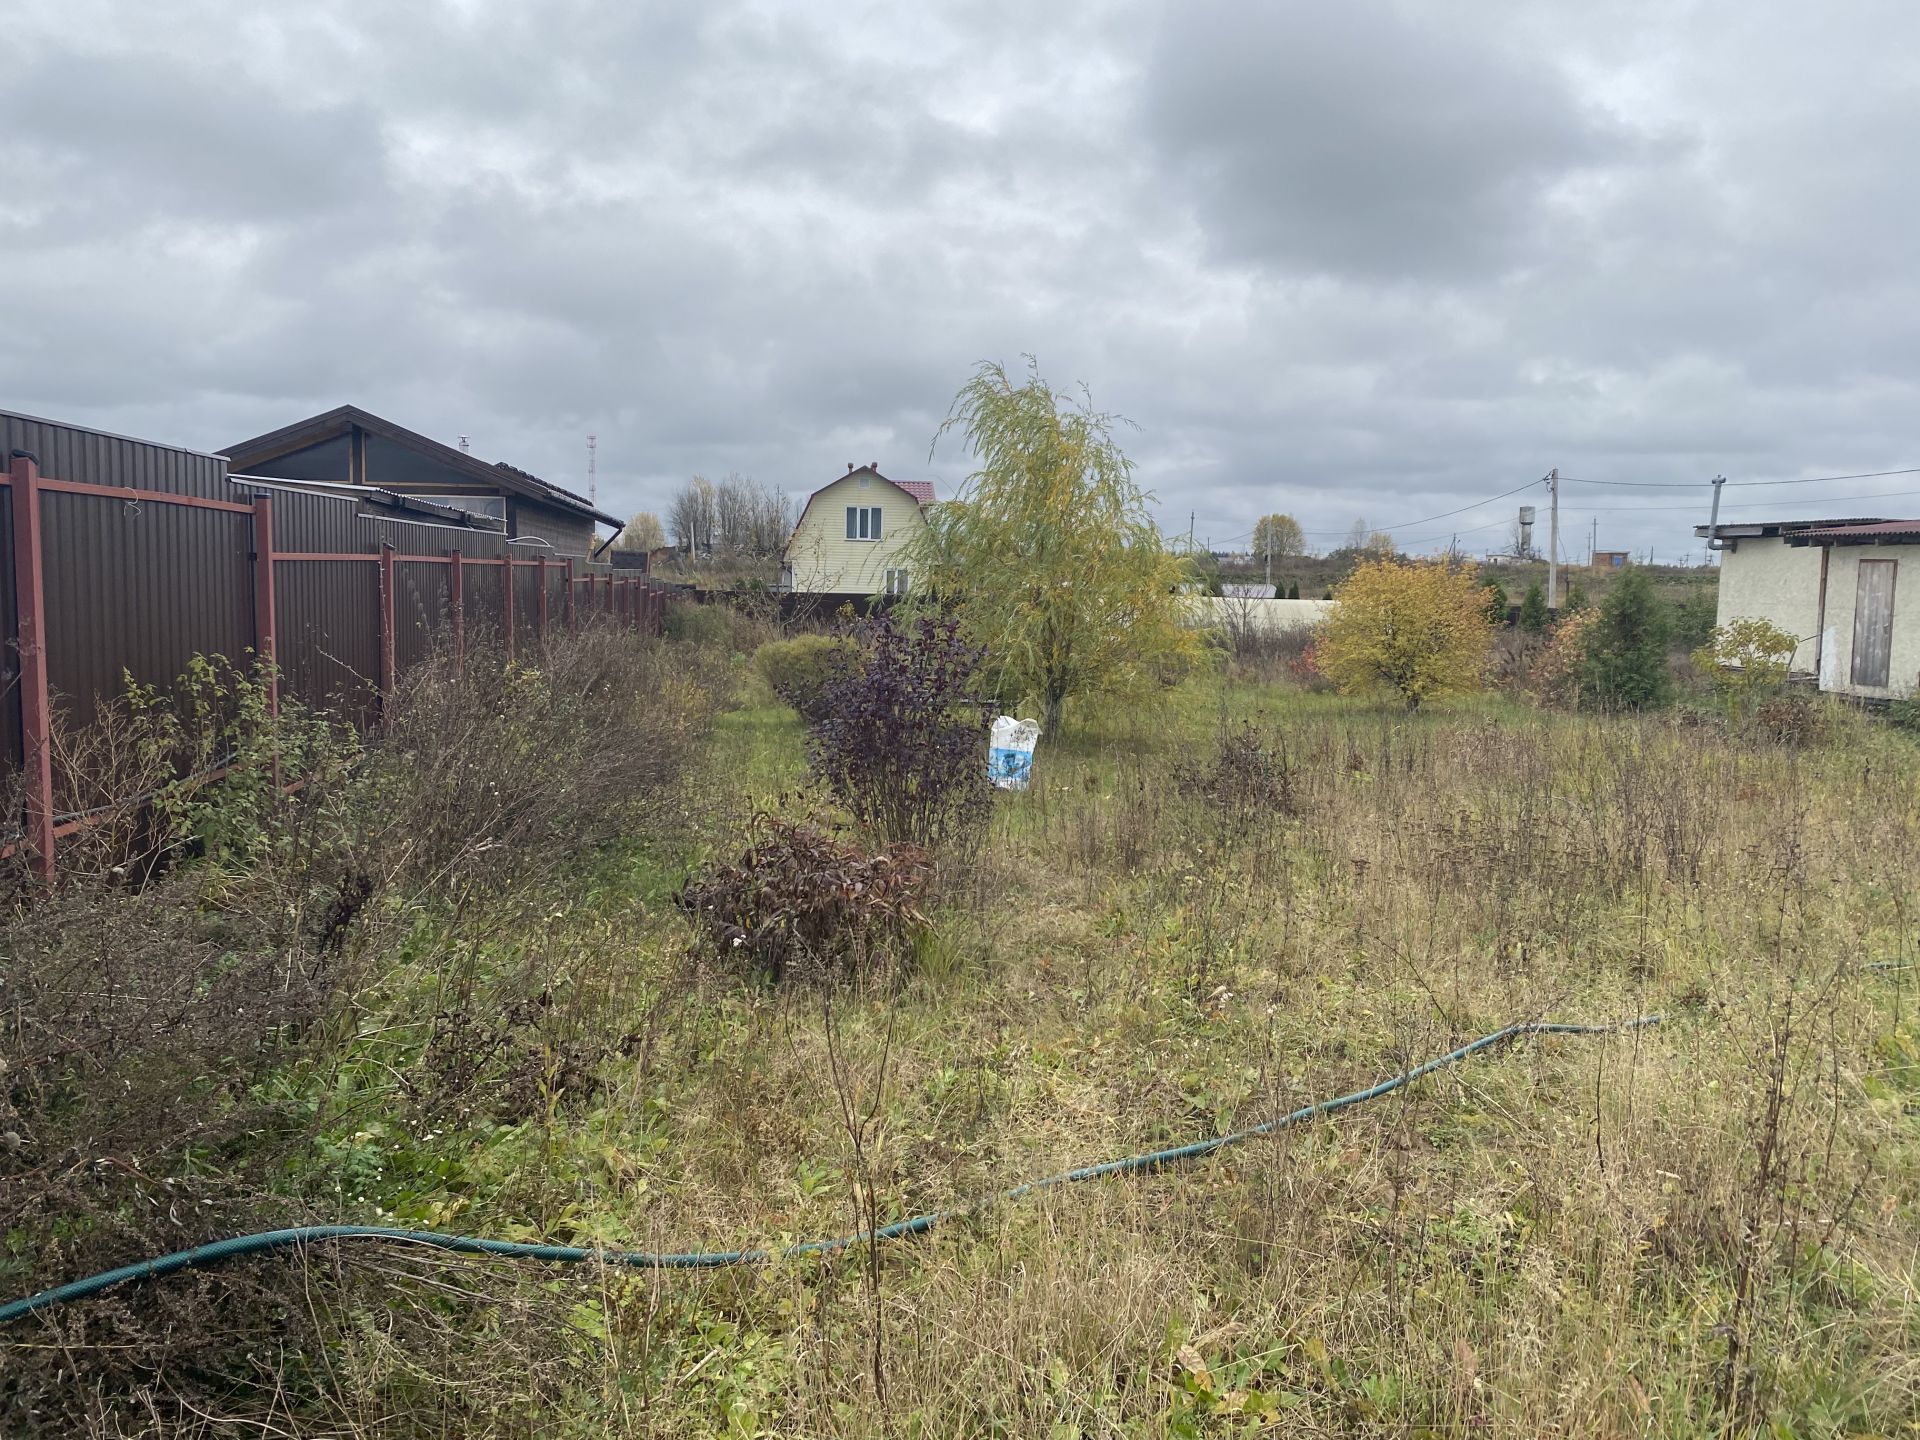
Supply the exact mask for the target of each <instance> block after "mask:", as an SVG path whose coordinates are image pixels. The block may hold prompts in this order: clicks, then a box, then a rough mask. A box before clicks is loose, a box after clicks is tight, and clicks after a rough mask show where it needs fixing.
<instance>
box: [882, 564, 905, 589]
mask: <svg viewBox="0 0 1920 1440" xmlns="http://www.w3.org/2000/svg"><path fill="white" fill-rule="evenodd" d="M886 593H887V594H889V595H904V594H906V593H907V572H906V570H905V569H904V568H890V569H888V571H887V590H886Z"/></svg>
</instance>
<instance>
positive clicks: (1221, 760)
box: [1173, 721, 1299, 832]
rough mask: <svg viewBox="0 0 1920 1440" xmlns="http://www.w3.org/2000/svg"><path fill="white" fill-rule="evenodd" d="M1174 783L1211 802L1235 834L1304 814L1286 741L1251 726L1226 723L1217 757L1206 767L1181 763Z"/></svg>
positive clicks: (1216, 753) (1183, 789)
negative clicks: (1269, 822)
mask: <svg viewBox="0 0 1920 1440" xmlns="http://www.w3.org/2000/svg"><path fill="white" fill-rule="evenodd" d="M1173 778H1174V784H1175V785H1176V786H1177V787H1178V788H1179V789H1181V790H1182V791H1184V792H1186V793H1187V794H1188V795H1190V796H1193V797H1196V798H1198V799H1201V800H1204V801H1205V802H1207V804H1208V805H1210V806H1211V807H1213V809H1214V810H1215V811H1216V812H1217V813H1218V814H1219V815H1220V816H1221V817H1222V819H1223V820H1224V821H1225V823H1226V824H1227V825H1228V826H1229V827H1230V828H1231V829H1233V830H1234V831H1236V832H1245V831H1246V830H1248V829H1251V828H1252V827H1253V826H1255V825H1257V824H1260V823H1262V822H1263V821H1269V820H1279V819H1283V818H1285V817H1286V816H1289V815H1292V814H1294V813H1295V812H1296V811H1297V810H1298V809H1299V798H1298V796H1297V794H1296V793H1295V790H1296V787H1295V784H1294V773H1293V766H1292V764H1291V763H1290V762H1289V760H1288V758H1287V746H1286V742H1285V740H1283V739H1280V738H1279V737H1277V736H1276V737H1272V738H1269V737H1267V736H1265V735H1263V734H1262V733H1261V732H1260V731H1259V729H1258V728H1257V727H1255V726H1254V725H1253V724H1252V722H1250V721H1248V722H1243V723H1242V724H1240V725H1238V726H1234V727H1227V726H1225V725H1224V724H1223V725H1222V727H1221V732H1220V742H1219V746H1218V748H1217V749H1216V750H1215V751H1214V754H1213V758H1212V759H1211V760H1209V761H1207V762H1206V763H1204V764H1198V763H1195V762H1192V761H1185V762H1182V763H1181V764H1180V765H1178V766H1177V767H1175V770H1174V777H1173Z"/></svg>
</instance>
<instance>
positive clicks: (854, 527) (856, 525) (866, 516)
mask: <svg viewBox="0 0 1920 1440" xmlns="http://www.w3.org/2000/svg"><path fill="white" fill-rule="evenodd" d="M879 538H880V507H879V506H878V505H849V506H847V539H849V540H878V539H879Z"/></svg>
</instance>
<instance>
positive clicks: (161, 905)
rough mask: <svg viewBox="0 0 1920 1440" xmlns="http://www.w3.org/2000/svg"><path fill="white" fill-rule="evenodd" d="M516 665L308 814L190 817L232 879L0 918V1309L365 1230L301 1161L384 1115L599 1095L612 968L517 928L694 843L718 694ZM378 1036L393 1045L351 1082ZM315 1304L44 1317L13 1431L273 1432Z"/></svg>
mask: <svg viewBox="0 0 1920 1440" xmlns="http://www.w3.org/2000/svg"><path fill="white" fill-rule="evenodd" d="M670 656H671V658H669V657H670ZM496 658H497V657H490V656H487V655H485V654H483V653H473V652H470V653H469V654H468V656H467V659H466V664H465V668H464V671H461V670H459V669H458V668H456V667H455V666H454V665H453V664H452V662H451V661H450V660H448V659H445V658H442V659H439V660H435V661H432V662H430V663H428V664H426V665H424V666H422V667H421V668H419V669H417V670H416V671H414V672H412V673H411V674H410V675H408V676H407V677H406V679H405V680H404V682H403V684H402V685H401V687H400V690H399V692H398V693H397V694H396V696H395V699H394V702H393V704H392V705H391V707H390V709H389V728H388V729H387V731H386V733H385V734H383V735H380V736H377V737H376V738H375V739H374V740H373V741H371V742H370V743H369V745H368V746H367V748H366V750H365V752H364V753H363V754H362V755H361V756H360V757H359V758H358V762H357V763H356V764H355V765H353V766H352V767H351V768H350V769H349V768H346V767H344V766H333V767H332V768H322V769H309V770H306V771H304V772H300V778H302V779H306V780H308V781H309V782H310V783H309V784H307V785H306V786H305V788H303V789H302V790H301V792H300V794H299V795H298V796H297V797H295V798H293V799H292V800H283V799H281V798H280V797H278V796H275V795H273V793H272V784H271V766H272V764H273V762H274V760H275V759H280V760H283V761H285V760H286V759H287V758H288V757H287V755H286V754H285V753H283V752H281V751H279V750H277V749H275V748H274V747H272V746H261V747H255V748H254V749H252V750H250V751H249V752H248V753H249V754H250V755H252V756H253V757H254V758H252V759H250V760H248V761H247V763H246V765H245V766H244V767H243V768H242V769H240V770H238V771H236V773H235V774H234V775H233V776H230V777H229V778H228V780H227V781H226V782H225V783H222V784H210V785H204V786H199V787H196V788H194V789H193V790H192V791H191V793H190V794H188V795H187V796H185V797H184V798H183V802H182V804H181V806H180V807H179V808H178V809H176V810H170V811H167V812H165V815H164V817H163V818H164V819H165V821H166V823H167V824H168V825H170V826H171V825H178V824H181V823H183V822H184V823H185V824H186V825H187V829H186V830H185V831H184V832H182V833H185V834H188V835H190V836H192V837H193V842H192V843H191V844H180V845H175V846H174V847H173V850H172V852H170V853H172V854H174V855H175V856H177V857H189V858H190V857H192V856H195V855H200V856H206V857H210V858H212V857H218V858H219V859H220V863H219V864H217V865H216V864H209V863H180V864H174V865H170V866H166V867H161V868H159V869H156V870H151V871H150V872H149V873H146V874H144V875H137V874H128V873H127V872H125V871H124V870H122V871H121V872H120V873H119V874H116V873H115V871H114V869H113V867H108V868H107V869H106V870H104V871H100V870H99V868H98V867H97V866H93V867H90V866H88V865H85V864H76V865H75V866H74V867H73V869H72V870H71V871H67V870H65V869H64V867H63V874H64V875H65V876H66V878H65V879H64V880H63V882H62V884H61V885H60V886H59V887H58V888H57V889H56V890H55V891H54V892H53V893H52V894H51V895H50V896H45V897H37V898H34V899H32V900H31V903H22V904H20V905H18V906H17V907H16V909H15V910H14V912H13V913H12V914H11V915H10V916H9V917H8V919H7V922H6V931H5V935H4V937H3V943H0V996H3V997H4V1012H0V1023H3V1024H4V1027H5V1029H4V1034H3V1035H0V1062H3V1063H0V1233H4V1234H5V1235H6V1237H7V1238H6V1242H5V1248H4V1250H0V1292H4V1293H5V1294H6V1295H7V1296H8V1298H11V1297H12V1296H13V1295H16V1294H26V1293H30V1292H31V1291H33V1290H37V1289H40V1288H42V1287H44V1286H46V1285H49V1284H54V1283H58V1282H60V1281H63V1280H68V1279H72V1278H75V1277H77V1276H80V1275H85V1274H89V1273H92V1272H94V1271H97V1270H102V1269H107V1268H110V1267H112V1266H115V1265H118V1264H122V1263H127V1262H130V1261H133V1260H136V1259H139V1258H143V1257H146V1256H152V1255H157V1254H163V1253H166V1252H168V1251H171V1250H174V1249H178V1248H181V1247H183V1246H187V1245H192V1244H196V1243H202V1242H205V1241H208V1240H211V1239H214V1238H218V1237H220V1236H224V1235H231V1234H234V1233H242V1232H246V1231H252V1230H259V1229H265V1228H272V1227H274V1226H276V1225H280V1224H287V1223H293V1222H295V1221H298V1220H311V1219H319V1220H338V1219H342V1218H354V1217H353V1216H352V1215H348V1216H344V1217H343V1216H342V1215H341V1214H339V1213H338V1210H337V1202H338V1200H339V1198H340V1197H339V1196H332V1195H329V1194H328V1193H325V1192H326V1190H327V1187H329V1186H335V1185H337V1176H335V1175H334V1174H331V1173H328V1172H327V1171H326V1169H325V1167H324V1166H323V1167H320V1170H319V1171H318V1172H316V1171H315V1168H314V1155H315V1151H314V1149H313V1147H314V1145H315V1144H316V1141H317V1140H318V1139H319V1138H320V1137H321V1135H322V1133H323V1132H325V1131H327V1130H328V1129H329V1128H330V1127H334V1126H338V1125H341V1124H346V1125H347V1126H348V1129H349V1131H351V1129H352V1127H353V1126H354V1125H357V1124H363V1123H365V1122H366V1120H367V1119H368V1118H369V1117H367V1116H365V1115H364V1113H356V1112H361V1111H363V1107H366V1106H368V1105H369V1104H375V1105H378V1107H379V1113H381V1114H385V1115H391V1116H394V1117H396V1118H397V1117H401V1116H410V1117H412V1119H413V1120H414V1121H416V1122H426V1123H421V1124H420V1125H419V1128H420V1129H421V1130H423V1131H424V1130H425V1129H426V1128H427V1123H431V1121H432V1120H433V1119H435V1118H437V1117H443V1116H447V1115H456V1116H462V1117H465V1116H476V1115H477V1116H489V1117H494V1118H496V1119H498V1120H500V1121H503V1122H506V1123H519V1122H522V1121H524V1120H525V1119H527V1118H528V1117H530V1116H541V1115H548V1114H551V1113H553V1112H554V1111H555V1110H556V1108H557V1107H558V1105H559V1104H560V1103H561V1102H562V1101H563V1100H565V1099H566V1098H567V1097H571V1098H572V1099H574V1100H579V1099H583V1098H586V1097H589V1096H591V1095H592V1094H593V1093H594V1092H595V1090H596V1087H597V1084H598V1076H597V1067H598V1065H599V1064H600V1063H601V1062H602V1061H603V1060H604V1059H605V1058H606V1057H607V1056H608V1055H610V1054H612V1053H614V1052H616V1051H617V1050H619V1049H620V1048H621V1046H622V1044H623V1042H624V1041H625V1040H626V1038H627V1033H628V1032H627V1031H626V1029H625V1025H626V1023H627V1022H628V1021H630V1019H631V1015H632V1003H631V1000H632V997H631V995H630V993H629V990H628V989H627V988H623V986H622V983H621V977H620V975H619V974H618V973H617V972H618V971H619V970H620V968H621V967H619V966H618V965H616V964H613V963H612V957H601V961H600V963H599V964H597V965H596V964H587V963H582V962H580V961H578V960H573V959H566V960H563V959H561V958H559V957H555V956H551V955H548V954H546V953H545V952H544V950H543V948H542V947H541V946H540V945H538V944H537V943H535V942H534V940H533V938H532V934H533V932H530V931H529V930H527V929H526V928H525V922H526V919H527V915H528V912H529V910H531V909H533V908H534V907H538V908H539V910H540V911H541V912H542V913H544V912H545V911H547V910H550V908H551V906H552V904H553V891H552V885H553V883H554V880H555V877H556V876H558V875H560V874H562V873H563V872H564V871H565V869H566V868H567V867H568V866H570V865H573V866H577V865H579V864H580V861H581V858H582V856H583V853H584V852H587V851H590V850H591V849H592V848H594V847H599V846H604V845H609V844H612V843H615V842H622V841H628V840H631V839H634V838H651V837H657V836H661V835H673V834H677V833H679V831H680V829H681V828H682V827H683V826H684V824H685V813H684V804H683V797H684V794H685V791H686V787H687V785H688V783H689V780H690V779H692V778H693V777H694V775H695V773H696V772H697V769H698V749H699V745H700V742H701V739H702V737H703V736H704V734H705V730H706V725H707V721H708V718H709V717H710V715H711V713H712V708H713V702H712V698H711V695H712V692H711V690H710V689H708V688H707V685H708V683H709V681H710V679H711V677H712V673H713V667H711V666H708V665H704V664H703V663H701V662H700V661H699V660H697V659H695V660H692V661H691V663H690V660H689V657H688V656H687V655H686V654H685V653H680V654H677V655H676V654H671V652H670V651H669V649H668V647H666V646H663V645H661V644H659V643H655V642H645V641H639V640H636V639H634V638H633V637H631V636H627V635H623V634H620V633H618V632H615V631H612V630H603V631H596V632H589V633H588V634H586V635H584V636H582V637H580V638H578V639H576V640H568V641H564V642H556V643H554V644H553V645H551V646H550V647H548V648H547V649H546V650H545V651H544V652H543V653H542V655H541V656H540V659H539V661H538V665H537V668H536V667H535V666H530V665H516V666H511V667H507V666H500V665H498V664H497V663H494V662H495V660H496ZM118 719H119V721H120V723H122V724H124V723H125V717H124V715H122V716H120V717H118ZM159 733H162V734H164V733H166V727H165V726H164V725H162V726H160V727H159ZM121 743H122V742H121V741H119V740H116V739H115V738H114V737H112V736H94V737H80V738H78V739H76V740H75V741H74V743H73V746H72V748H71V749H70V750H69V752H68V753H69V754H70V755H74V756H80V755H84V754H94V755H100V754H103V753H111V752H112V749H113V747H114V746H115V745H116V744H121ZM114 773H115V774H116V775H118V776H120V777H121V778H125V776H126V774H128V773H129V771H128V769H127V767H125V766H122V767H121V768H120V769H119V770H117V771H115V772H114ZM263 791H264V792H265V793H266V794H267V796H268V797H269V799H268V800H267V801H264V802H263V801H262V800H261V794H262V792H263ZM165 793H166V792H165V789H164V787H163V789H162V795H163V797H164V796H165ZM223 806H227V807H229V808H228V809H227V810H226V811H225V812H223ZM168 833H173V832H171V831H169V832H168ZM209 835H219V836H225V837H230V839H228V840H226V841H223V842H222V844H221V846H220V847H216V846H215V845H214V844H211V843H208V842H207V840H205V839H204V838H201V837H205V836H209ZM242 836H245V837H247V839H246V843H245V844H244V845H241V844H238V843H234V841H236V840H237V839H238V838H239V837H242ZM78 853H79V854H81V855H83V856H84V855H85V854H86V853H87V852H84V851H81V852H78ZM103 853H104V852H103ZM66 855H67V852H65V851H63V852H62V859H63V860H64V859H65V858H66ZM142 879H144V881H145V883H144V884H141V883H134V882H137V881H140V880H142ZM23 899H24V897H23ZM489 907H490V909H491V911H493V912H497V914H494V915H491V916H489V915H482V914H480V912H481V911H482V910H483V909H487V908H489ZM436 917H437V919H436ZM374 918H378V920H379V921H380V922H381V923H378V924H373V923H370V921H371V920H372V919H374ZM436 923H437V924H440V925H444V926H447V927H457V926H458V925H460V924H465V925H467V927H468V929H469V931H470V932H471V933H470V935H469V936H468V938H467V939H466V940H465V941H464V943H461V944H457V945H451V946H448V947H447V948H449V949H451V950H452V951H453V953H452V954H450V955H447V956H445V957H444V963H435V964H433V965H431V966H430V968H429V969H428V970H427V973H426V975H425V978H424V981H423V978H422V974H421V971H420V969H419V968H418V967H416V966H415V964H414V959H415V958H416V957H415V955H414V951H415V950H416V949H420V948H424V949H425V950H426V952H427V954H426V956H424V957H421V958H430V959H432V960H435V961H438V960H440V959H441V957H439V956H435V955H434V954H433V952H434V951H435V950H436V949H438V948H440V947H441V946H443V945H447V942H445V941H443V940H436V939H435V938H434V935H435V931H434V928H433V927H434V925H435V924H436ZM489 925H491V926H492V927H493V928H492V930H491V931H489V930H488V928H487V927H488V926H489ZM509 937H513V938H514V943H508V938H509ZM389 944H392V945H396V946H398V948H397V949H396V950H395V951H394V952H393V953H392V954H388V953H386V951H385V950H384V949H383V947H385V946H387V945H389ZM382 1005H384V1006H387V1007H390V1010H389V1011H387V1012H379V1013H376V1011H377V1007H379V1006H382ZM368 1031H375V1032H381V1033H383V1035H384V1039H383V1043H385V1044H387V1045H388V1046H389V1047H390V1048H389V1049H387V1050H380V1049H378V1048H377V1047H376V1048H375V1050H374V1051H373V1053H370V1054H362V1055H359V1056H358V1057H357V1058H354V1052H353V1050H352V1048H351V1047H354V1046H357V1045H365V1044H367V1043H368V1042H367V1039H366V1032H368ZM389 1056H390V1057H391V1058H389ZM369 1075H371V1076H372V1077H374V1078H375V1079H377V1080H378V1085H377V1086H374V1087H373V1088H372V1089H370V1088H369V1079H368V1077H369ZM316 1185H317V1186H319V1187H321V1189H320V1190H319V1191H315V1192H314V1193H313V1194H312V1195H311V1196H309V1195H308V1191H309V1189H310V1188H311V1187H312V1186H316ZM304 1284H305V1282H304V1281H303V1279H302V1277H301V1276H300V1275H299V1274H298V1272H297V1267H296V1268H295V1269H289V1268H288V1267H286V1266H283V1265H276V1264H273V1263H265V1264H250V1265H236V1266H230V1267H223V1268H221V1269H219V1270H214V1271H206V1272H196V1273H194V1274H192V1275H189V1276H185V1277H182V1278H179V1279H176V1280H174V1281H171V1282H169V1283H167V1284H165V1285H152V1286H132V1287H126V1288H124V1289H121V1290H116V1291H115V1292H113V1293H111V1294H109V1295H107V1296H104V1297H102V1298H99V1299H96V1300H93V1301H89V1302H88V1303H86V1304H83V1305H75V1306H68V1307H62V1308H59V1309H56V1310H52V1311H49V1312H45V1313H44V1315H43V1316H40V1317H36V1318H35V1319H34V1320H30V1321H28V1322H25V1323H26V1327H27V1329H28V1330H29V1331H30V1332H31V1334H32V1336H33V1337H34V1338H35V1340H36V1344H35V1346H33V1347H25V1348H22V1349H20V1350H16V1351H13V1352H12V1353H11V1354H9V1356H8V1363H7V1365H6V1367H5V1375H4V1378H3V1379H0V1431H4V1432H5V1433H8V1434H14V1433H33V1430H34V1428H35V1427H38V1428H39V1429H41V1430H43V1431H44V1432H45V1433H49V1434H60V1435H67V1434H80V1433H117V1430H116V1427H120V1426H123V1425H131V1424H133V1423H134V1421H135V1420H136V1419H137V1418H138V1416H139V1414H140V1412H141V1409H142V1407H143V1406H145V1407H147V1408H148V1410H149V1412H150V1420H151V1425H152V1428H153V1430H154V1431H155V1433H184V1432H186V1431H187V1430H188V1429H190V1421H191V1417H192V1416H193V1415H194V1414H195V1413H197V1412H202V1411H204V1412H207V1413H232V1412H233V1410H234V1409H235V1408H236V1407H237V1408H238V1409H239V1410H241V1411H246V1410H249V1409H251V1410H254V1411H259V1410H260V1408H261V1405H262V1404H268V1403H274V1402H271V1396H272V1395H273V1393H274V1391H275V1390H276V1389H277V1388H278V1387H280V1386H281V1385H283V1384H286V1383H292V1379H293V1377H297V1376H298V1374H299V1373H300V1367H301V1365H302V1363H303V1361H304V1360H317V1359H318V1358H319V1357H320V1354H321V1349H322V1348H323V1347H322V1345H321V1343H320V1342H318V1341H312V1335H311V1331H310V1328H309V1327H310V1325H311V1324H312V1321H313V1316H312V1307H311V1306H310V1305H308V1304H307V1303H305V1302H304V1301H303V1300H302V1299H301V1297H300V1291H301V1289H302V1288H303V1286H304ZM337 1293H338V1294H339V1295H341V1296H345V1295H346V1294H348V1293H350V1291H345V1292H337ZM289 1336H291V1343H290V1347H289V1348H288V1349H287V1350H285V1351H282V1352H280V1353H278V1355H277V1358H276V1357H275V1355H274V1352H273V1351H272V1349H271V1347H272V1346H273V1345H288V1344H289V1341H288V1339H287V1338H286V1337H289ZM273 1337H282V1338H280V1339H278V1340H275V1339H274V1338H273ZM6 1338H7V1339H9V1340H11V1339H14V1338H16V1337H14V1336H9V1337H6ZM309 1341H312V1343H309ZM137 1396H145V1397H146V1398H145V1399H144V1400H142V1401H141V1402H140V1403H139V1404H135V1397H137ZM263 1397H266V1398H264V1399H263ZM277 1403H284V1401H282V1402H277Z"/></svg>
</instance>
